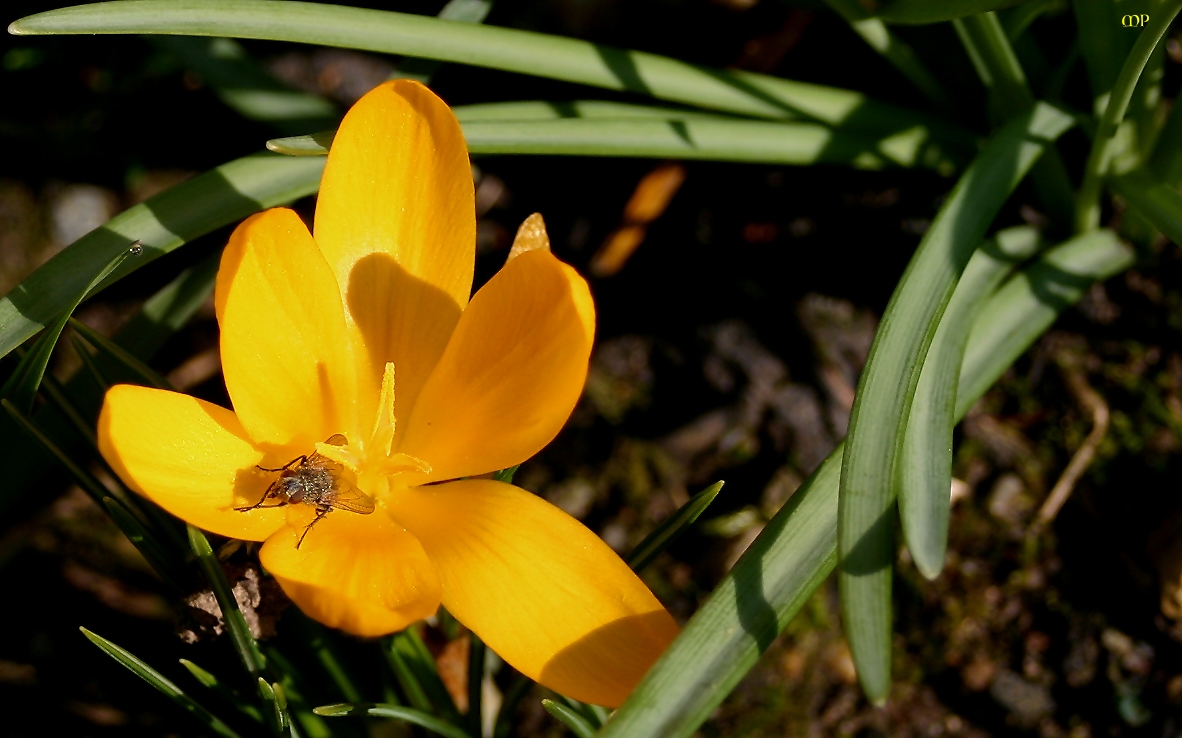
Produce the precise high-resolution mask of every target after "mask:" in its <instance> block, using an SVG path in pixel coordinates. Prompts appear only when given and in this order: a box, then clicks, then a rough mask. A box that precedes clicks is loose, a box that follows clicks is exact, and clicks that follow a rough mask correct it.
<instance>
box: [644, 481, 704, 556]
mask: <svg viewBox="0 0 1182 738" xmlns="http://www.w3.org/2000/svg"><path fill="white" fill-rule="evenodd" d="M723 484H724V482H722V481H718V482H715V483H714V484H712V485H710V486H709V487H707V488H706V489H704V490H702V491H701V492H699V493H698V494H696V495H694V496H693V497H691V498H690V501H689V502H687V503H685V504H684V505H682V506H681V507H679V508H678V509H677V512H675V513H673V514H672V515H670V516H669V517H668V518H666V519H665V520H664V521H663V522H662V523H661V524H660V525H658V526H657V527H656V529H655V530H653V532H652V533H649V534H648V535H647V536H645V537H644V540H643V541H641V542H640V543H638V544H636V548H634V549H632V552H631V553H629V554H628V557H627V559H625V560H626V561H627V562H628V566H630V567H632V570H633V571H640V570H641V569H643V568H644V567H646V566H648V565H649V564H650V563H652V560H653V559H655V558H657V555H658V554H660V553H661V552H662V551H664V550H665V549H667V548H669V545H670V544H671V543H673V542H674V541H676V540H677V539H678V538H680V537H681V534H682V533H685V532H686V531H687V530H689V527H690V526H691V525H693V524H694V521H695V520H697V519H698V517H699V516H700V515H701V514H702V513H704V512H706V508H708V507H710V503H712V502H714V498H715V497H718V493H719V492H720V491H721V490H722V485H723Z"/></svg>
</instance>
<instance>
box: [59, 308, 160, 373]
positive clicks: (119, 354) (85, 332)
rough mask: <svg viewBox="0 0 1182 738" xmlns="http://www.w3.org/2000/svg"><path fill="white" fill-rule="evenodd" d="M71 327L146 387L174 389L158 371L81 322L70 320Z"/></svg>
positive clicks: (108, 359)
mask: <svg viewBox="0 0 1182 738" xmlns="http://www.w3.org/2000/svg"><path fill="white" fill-rule="evenodd" d="M70 327H72V328H73V329H74V330H76V331H78V333H80V334H81V335H82V336H83V337H84V338H85V339H86V340H87V342H89V343H90V345H91V346H94V347H95V349H97V350H98V352H99V353H100V354H102V355H103V356H104V357H105V358H106V359H107V361H110V362H111V363H113V364H117V365H118V366H119V367H120V368H122V369H123V370H124V371H126V372H128V373H130V374H131V375H133V376H134V377H136V378H137V379H139V380H140V381H141V382H142V383H143V384H144V386H146V387H155V388H156V389H167V390H171V389H174V388H173V386H172V385H171V384H169V383H168V380H167V379H165V378H164V377H162V376H160V375H159V374H157V373H156V370H154V369H152V368H151V367H149V366H148V365H147V364H145V363H144V362H142V361H140V360H139V359H137V358H135V357H134V356H132V355H131V353H130V352H129V351H126V350H125V349H123V348H122V347H120V346H119V344H117V343H115V342H114V341H112V340H111V339H109V338H107V337H106V336H104V335H103V334H101V333H99V332H98V331H96V330H95V329H93V328H91V327H90V326H88V325H86V324H85V323H83V322H82V321H80V320H74V319H73V318H71V319H70Z"/></svg>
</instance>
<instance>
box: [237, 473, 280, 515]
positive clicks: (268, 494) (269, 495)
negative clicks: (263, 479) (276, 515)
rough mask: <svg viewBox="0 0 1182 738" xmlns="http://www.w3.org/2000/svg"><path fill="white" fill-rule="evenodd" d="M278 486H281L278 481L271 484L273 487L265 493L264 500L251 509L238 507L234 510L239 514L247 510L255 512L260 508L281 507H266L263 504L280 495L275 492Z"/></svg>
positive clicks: (268, 488)
mask: <svg viewBox="0 0 1182 738" xmlns="http://www.w3.org/2000/svg"><path fill="white" fill-rule="evenodd" d="M278 484H279V480H278V479H276V480H275V481H274V482H271V486H270V487H267V491H266V492H264V493H263V497H262V499H261V500H259V501H258V502H256V503H254V504H253V505H251V506H250V507H236V508H234V509H235V510H237V511H238V512H246V511H247V510H254V509H255V508H258V507H279V506H280V505H264V504H263V503H264V502H266V501H267V500H269V499H271V498H272V497H274V496H275V495H276V494H278V493H277V492H276V491H275V487H276V485H278Z"/></svg>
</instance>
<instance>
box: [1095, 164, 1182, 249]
mask: <svg viewBox="0 0 1182 738" xmlns="http://www.w3.org/2000/svg"><path fill="white" fill-rule="evenodd" d="M1111 184H1112V189H1114V190H1116V192H1117V194H1119V195H1120V196H1121V197H1123V198H1124V199H1125V201H1126V202H1128V203H1129V205H1132V206H1133V209H1134V210H1136V211H1137V212H1138V213H1140V214H1141V215H1142V216H1143V217H1145V219H1146V220H1148V221H1149V222H1150V223H1152V224H1153V226H1154V227H1155V228H1157V229H1158V230H1159V231H1161V232H1162V233H1164V234H1166V237H1167V238H1169V239H1170V240H1171V241H1173V242H1174V243H1176V244H1182V195H1180V194H1178V190H1177V189H1176V188H1175V187H1174V186H1172V185H1170V184H1167V183H1166V182H1163V181H1162V180H1160V179H1158V178H1157V177H1155V176H1153V174H1151V173H1150V172H1149V171H1146V170H1145V169H1135V170H1133V171H1131V172H1129V173H1128V174H1124V175H1121V176H1119V177H1113V178H1112V180H1111Z"/></svg>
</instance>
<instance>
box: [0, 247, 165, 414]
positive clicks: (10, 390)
mask: <svg viewBox="0 0 1182 738" xmlns="http://www.w3.org/2000/svg"><path fill="white" fill-rule="evenodd" d="M142 253H143V249H142V248H141V247H140V246H139V244H138V243H136V244H133V245H129V244H124V245H123V249H122V250H121V251H120V252H119V253H118V254H116V255H115V256H114V257H112V258H111V259H109V260H108V261H107V263H106V264H105V265H103V267H102V268H101V269H100V270H99V271H98V273H97V274H95V275H94V276H93V277H92V278H91V280H90V282H89V283H87V284H86V285H85V286H84V287H83V289H81V290H79V291H78V292H77V293H76V294H75V295H74V296H73V299H72V300H70V301H69V302H68V303H67V304H66V305H64V306H63V308H64V309H63V310H62V313H61V315H59V316H58V318H57V320H55V321H54V322H53V323H52V324H51V325H49V326H48V327H47V328H46V329H45V332H44V333H42V334H41V337H40V338H38V339H37V342H36V343H34V344H33V348H32V349H31V350H30V351H29V352H28V353H27V354H25V355H24V356H23V357H21V360H20V363H19V364H17V365H16V370H15V371H14V372H13V373H12V376H11V377H9V378H8V381H6V382H5V383H4V386H3V387H0V397H4V398H6V399H8V400H10V401H11V402H12V403H13V404H14V405H15V406H16V407H17V408H19V409H20V410H21V412H24V413H30V412H32V410H33V400H34V399H36V397H37V390H38V389H40V387H41V378H42V377H43V376H45V368H46V367H47V366H49V357H50V355H51V354H53V349H54V348H55V347H56V346H57V342H58V339H59V338H61V335H62V331H63V330H65V328H66V323H67V322H68V321H69V320H70V316H71V315H73V314H74V311H75V310H77V309H78V306H79V305H81V304H82V301H83V300H85V299H86V295H87V294H88V293H89V292H90V291H91V290H93V289H94V288H95V287H97V286H98V285H99V284H100V283H101V282H102V281H103V280H104V279H106V278H107V277H109V276H110V275H111V274H112V273H113V272H114V271H115V270H116V269H118V268H119V266H120V265H121V264H122V263H123V262H124V260H126V259H127V257H128V256H131V255H133V254H134V255H136V256H139V255H140V254H142Z"/></svg>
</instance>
